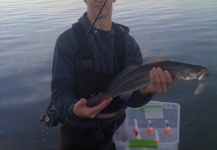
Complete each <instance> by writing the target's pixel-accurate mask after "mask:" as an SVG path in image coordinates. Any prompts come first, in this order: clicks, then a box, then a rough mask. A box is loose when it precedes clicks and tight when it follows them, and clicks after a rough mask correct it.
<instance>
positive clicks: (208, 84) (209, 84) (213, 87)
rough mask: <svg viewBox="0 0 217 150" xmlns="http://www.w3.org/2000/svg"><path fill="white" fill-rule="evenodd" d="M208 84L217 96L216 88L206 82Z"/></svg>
mask: <svg viewBox="0 0 217 150" xmlns="http://www.w3.org/2000/svg"><path fill="white" fill-rule="evenodd" d="M206 84H207V85H208V86H209V87H210V89H211V90H212V91H213V92H214V93H215V94H217V91H216V90H215V89H214V87H213V86H212V85H211V84H210V83H209V82H206Z"/></svg>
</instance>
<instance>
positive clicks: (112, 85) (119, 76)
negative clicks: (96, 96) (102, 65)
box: [108, 66, 138, 90]
mask: <svg viewBox="0 0 217 150" xmlns="http://www.w3.org/2000/svg"><path fill="white" fill-rule="evenodd" d="M137 67H138V66H127V67H125V68H124V69H123V70H122V71H121V72H120V73H118V74H117V75H116V76H115V77H114V78H113V79H112V81H111V82H110V84H109V86H108V89H109V90H111V89H113V88H115V87H116V86H117V84H120V80H123V77H124V76H126V75H127V74H128V73H129V72H131V71H132V70H134V69H136V68H137Z"/></svg>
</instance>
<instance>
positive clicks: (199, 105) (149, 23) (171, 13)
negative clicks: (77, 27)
mask: <svg viewBox="0 0 217 150" xmlns="http://www.w3.org/2000/svg"><path fill="white" fill-rule="evenodd" d="M85 8H86V5H85V3H84V2H83V1H80V0H64V1H58V0H52V1H51V0H37V1H36V0H32V1H27V0H10V1H9V0H1V3H0V45H1V46H0V149H1V150H18V149H22V150H38V149H40V150H44V149H46V150H47V149H52V150H55V149H58V142H59V127H60V126H58V127H56V128H51V129H50V128H47V127H46V126H45V124H42V123H40V122H39V121H38V117H39V116H40V115H41V113H42V112H43V109H44V107H45V104H46V103H47V101H48V98H49V97H50V94H51V92H50V82H51V67H52V57H53V48H54V45H55V42H56V39H57V37H58V36H59V34H61V33H62V32H63V31H65V30H66V29H68V28H70V27H71V24H72V23H74V22H76V21H77V19H78V18H79V17H80V16H81V15H82V14H83V12H84V10H85ZM113 21H115V22H118V23H121V24H125V25H127V26H129V27H130V28H131V32H130V33H131V35H133V36H134V38H135V39H136V41H137V42H138V43H139V45H140V47H141V51H142V54H143V56H144V58H146V57H153V56H163V57H167V58H168V59H171V60H175V61H182V62H187V63H192V64H198V65H202V66H205V67H207V68H208V70H209V73H210V76H209V78H208V82H209V84H210V85H211V87H210V86H207V87H206V89H205V91H204V92H203V93H201V94H200V95H197V96H195V95H194V94H193V92H194V90H195V88H196V86H197V84H198V82H189V83H174V84H173V85H172V87H171V89H170V91H169V92H168V93H167V94H164V95H156V96H155V97H154V99H153V100H157V101H165V102H176V103H179V104H180V106H181V122H180V126H181V127H180V143H179V149H180V150H215V149H216V147H217V143H216V139H217V117H216V114H217V93H216V90H217V78H216V76H217V1H216V0H206V1H205V0H182V1H180V0H167V1H160V0H145V1H142V0H122V1H121V0H117V2H116V3H115V4H114V12H113Z"/></svg>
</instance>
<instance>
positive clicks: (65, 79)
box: [51, 30, 77, 119]
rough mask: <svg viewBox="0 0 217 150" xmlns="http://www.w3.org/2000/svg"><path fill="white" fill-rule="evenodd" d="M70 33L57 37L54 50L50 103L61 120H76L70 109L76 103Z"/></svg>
mask: <svg viewBox="0 0 217 150" xmlns="http://www.w3.org/2000/svg"><path fill="white" fill-rule="evenodd" d="M72 34H73V33H72V32H71V31H69V30H68V31H66V32H64V33H63V34H61V35H60V36H59V38H58V39H57V41H56V45H55V48H54V57H53V67H52V81H51V92H52V102H53V104H54V107H55V109H56V110H57V112H58V115H59V116H60V117H61V118H63V119H69V118H70V119H74V118H76V117H75V116H74V115H73V114H72V112H71V109H72V107H73V106H74V104H75V103H76V102H77V98H76V97H75V93H74V76H75V64H74V61H75V50H74V49H75V48H74V47H73V44H72V40H73V36H72Z"/></svg>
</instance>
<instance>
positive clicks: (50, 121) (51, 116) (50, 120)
mask: <svg viewBox="0 0 217 150" xmlns="http://www.w3.org/2000/svg"><path fill="white" fill-rule="evenodd" d="M106 2H107V0H105V1H104V3H103V5H102V7H101V8H100V10H99V12H98V14H97V16H96V17H95V19H94V21H93V23H92V25H91V26H90V28H89V29H88V31H87V33H86V35H85V37H84V40H83V42H82V45H81V47H80V50H82V49H83V50H84V48H86V47H85V46H86V42H87V38H88V36H89V34H90V32H91V30H92V29H93V27H94V25H95V23H96V21H97V19H102V16H100V14H101V12H102V10H103V8H104V7H105V4H106ZM94 35H95V34H94ZM94 35H93V37H94ZM93 37H92V39H93ZM90 42H91V41H90ZM52 105H53V103H52V100H51V99H49V101H48V104H47V106H46V109H45V111H44V112H43V114H42V115H41V116H40V117H39V121H40V122H44V121H45V123H46V125H47V126H48V127H52V126H57V125H58V122H59V119H58V117H57V116H58V115H57V113H56V112H55V111H54V110H51V108H52Z"/></svg>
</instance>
